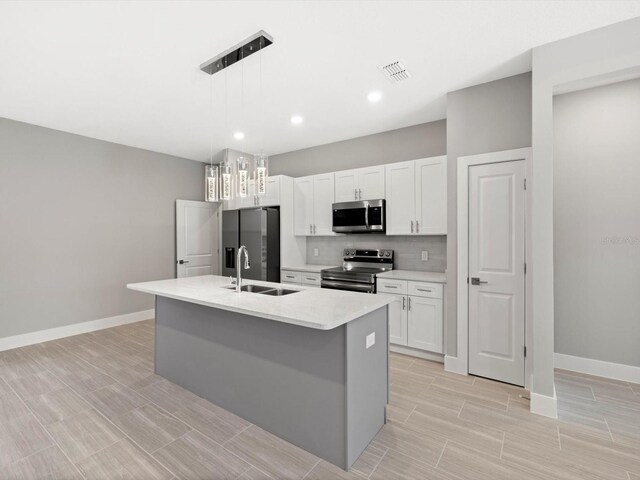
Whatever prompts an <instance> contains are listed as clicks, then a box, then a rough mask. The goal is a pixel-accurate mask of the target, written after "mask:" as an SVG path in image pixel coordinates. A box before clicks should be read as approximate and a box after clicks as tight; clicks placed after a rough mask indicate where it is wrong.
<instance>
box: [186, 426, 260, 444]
mask: <svg viewBox="0 0 640 480" xmlns="http://www.w3.org/2000/svg"><path fill="white" fill-rule="evenodd" d="M252 426H253V423H250V424H249V425H247V426H246V427H244V428H243V429H242V430H240V431H239V432H238V433H236V434H235V435H233V436H232V437H231V438H229V439H228V440H225V442H224V443H222V444H221V445H222V446H224V445H226V444H227V443H229V442H230V441H231V440H233V439H234V438H236V437H237V436H238V435H240V434H241V433H243V432H245V431H247V430H249V428H250V427H252ZM193 428H196V427H193ZM203 435H205V434H204V433H203ZM207 438H209V436H208V435H207Z"/></svg>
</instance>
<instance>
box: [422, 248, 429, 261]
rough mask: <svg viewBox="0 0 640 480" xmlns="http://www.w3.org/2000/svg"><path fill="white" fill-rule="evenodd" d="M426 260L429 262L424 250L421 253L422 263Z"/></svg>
mask: <svg viewBox="0 0 640 480" xmlns="http://www.w3.org/2000/svg"><path fill="white" fill-rule="evenodd" d="M427 260H429V252H428V251H426V250H423V251H422V261H423V262H426V261H427Z"/></svg>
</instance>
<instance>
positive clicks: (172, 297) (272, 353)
mask: <svg viewBox="0 0 640 480" xmlns="http://www.w3.org/2000/svg"><path fill="white" fill-rule="evenodd" d="M245 283H247V284H248V283H250V284H251V285H255V286H257V288H256V290H259V289H260V287H263V289H264V290H265V292H264V293H253V292H241V293H236V291H235V290H234V289H233V286H232V285H231V284H230V280H229V278H227V277H220V276H213V275H205V276H200V277H190V278H180V279H171V280H161V281H155V282H146V283H136V284H130V285H127V287H128V288H130V289H132V290H136V291H140V292H144V293H149V294H153V295H155V296H156V346H155V370H156V373H157V374H158V375H160V376H162V377H165V378H167V379H169V380H170V381H172V382H174V383H176V384H178V385H181V386H183V387H184V388H186V389H188V390H190V391H192V392H194V393H195V394H197V395H199V396H201V397H203V398H206V399H207V400H209V401H211V402H213V403H215V404H216V405H219V406H220V407H222V408H224V409H226V410H228V411H230V412H233V413H235V414H236V415H239V416H240V417H242V418H244V419H246V420H248V421H250V422H252V423H254V424H255V425H257V426H259V427H261V428H264V429H265V430H267V431H269V432H271V433H273V434H275V435H277V436H279V437H281V438H283V439H285V440H287V441H289V442H291V443H293V444H294V445H297V446H299V447H301V448H303V449H305V450H307V451H309V452H311V453H314V454H315V455H317V456H319V457H321V458H323V459H325V460H327V461H329V462H331V463H333V464H335V465H338V466H340V467H342V468H344V469H348V468H349V467H350V466H351V465H352V464H353V462H354V461H355V460H356V459H357V458H358V457H359V456H360V454H361V453H362V451H363V450H364V449H365V448H366V447H367V445H368V444H369V442H370V441H371V440H372V439H373V437H374V436H375V435H376V433H377V432H378V430H379V429H380V428H381V427H382V425H383V424H384V423H385V419H386V417H385V408H386V404H387V401H388V340H387V332H388V323H387V305H388V303H389V302H390V300H389V297H384V296H380V295H368V294H362V293H353V292H346V291H339V290H327V289H319V288H312V287H309V288H305V287H302V286H296V287H295V288H292V287H291V286H289V285H279V284H274V283H270V282H260V281H254V280H251V281H245ZM279 288H286V289H288V290H295V291H294V292H293V293H290V294H286V295H281V294H282V293H284V292H283V291H282V290H278V289H279ZM268 289H270V290H268ZM274 289H275V293H274ZM278 293H279V294H280V295H278Z"/></svg>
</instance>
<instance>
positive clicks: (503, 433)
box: [498, 432, 507, 460]
mask: <svg viewBox="0 0 640 480" xmlns="http://www.w3.org/2000/svg"><path fill="white" fill-rule="evenodd" d="M506 436H507V432H502V445H500V457H498V458H500V460H502V451H503V450H504V439H505V437H506Z"/></svg>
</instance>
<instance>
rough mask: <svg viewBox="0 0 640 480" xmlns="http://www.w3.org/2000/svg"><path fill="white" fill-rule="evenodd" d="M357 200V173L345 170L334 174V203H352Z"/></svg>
mask: <svg viewBox="0 0 640 480" xmlns="http://www.w3.org/2000/svg"><path fill="white" fill-rule="evenodd" d="M357 199H358V171H357V170H345V171H343V172H336V173H335V201H336V203H338V202H353V201H355V200H357Z"/></svg>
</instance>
